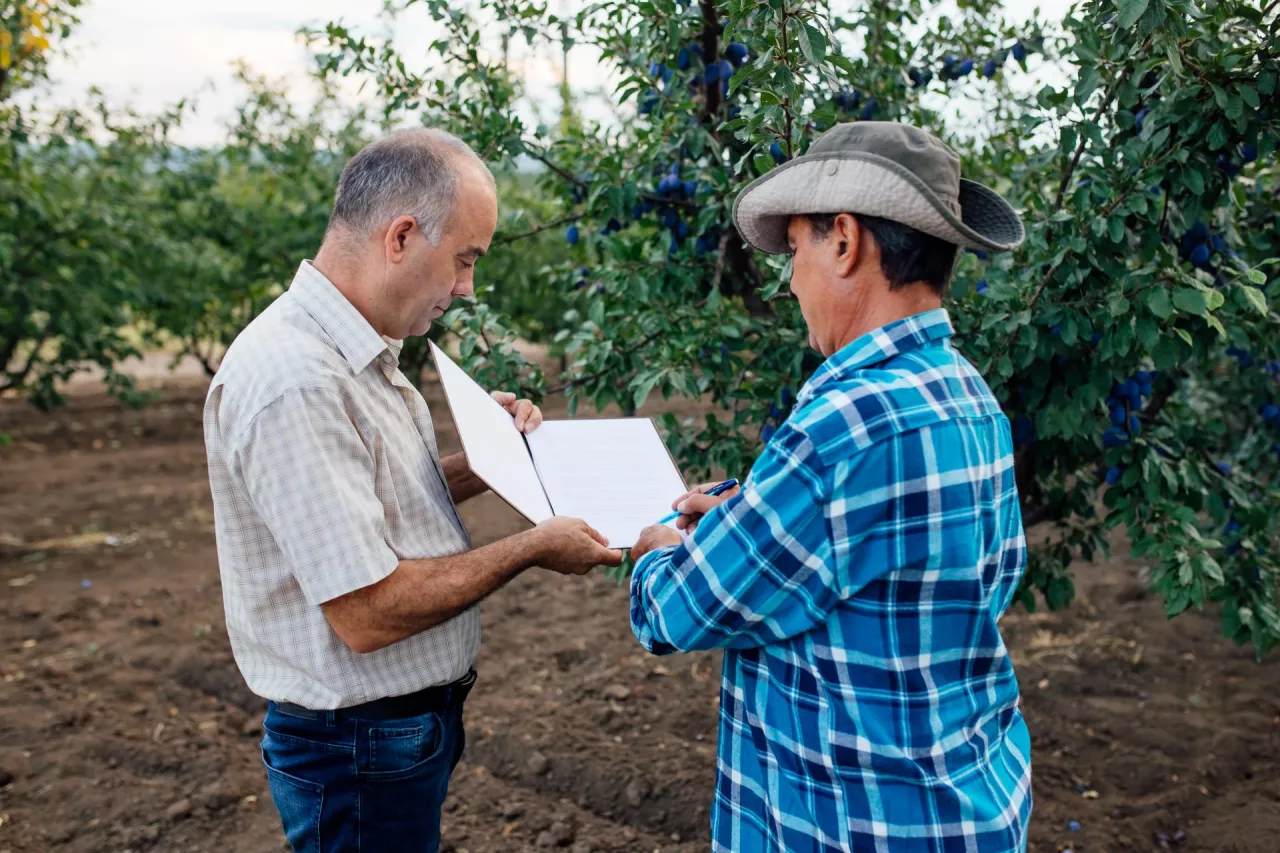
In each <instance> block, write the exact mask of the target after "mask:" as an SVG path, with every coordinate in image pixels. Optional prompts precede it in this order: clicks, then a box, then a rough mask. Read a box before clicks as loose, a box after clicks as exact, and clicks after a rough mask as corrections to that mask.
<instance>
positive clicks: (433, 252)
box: [379, 163, 498, 338]
mask: <svg viewBox="0 0 1280 853" xmlns="http://www.w3.org/2000/svg"><path fill="white" fill-rule="evenodd" d="M483 168H484V167H483V166H481V165H479V164H478V163H477V164H467V165H466V166H464V167H463V168H462V172H461V174H460V175H459V187H458V200H457V202H456V203H455V205H454V209H453V213H452V215H451V216H450V217H449V221H448V222H447V223H446V225H445V229H444V233H443V234H442V235H441V237H440V245H438V246H433V245H431V241H430V240H428V239H427V236H426V235H425V234H423V233H422V229H420V228H419V227H418V225H417V222H415V221H414V219H413V217H411V216H401V217H397V218H396V219H395V220H393V221H392V223H391V226H390V228H388V230H387V232H386V237H385V239H384V245H383V250H384V251H383V254H384V261H385V265H386V278H385V286H384V287H383V292H382V299H383V301H384V303H385V304H384V305H383V306H382V307H383V308H385V309H386V310H384V311H380V312H379V313H380V314H382V316H384V317H387V318H389V319H388V320H387V325H388V327H389V328H391V329H392V331H389V332H388V333H387V334H388V335H389V336H390V337H393V338H406V337H409V336H410V335H425V334H426V333H427V330H428V329H430V328H431V323H432V322H433V321H435V320H436V319H437V318H439V317H440V316H441V315H442V314H444V312H445V311H447V310H449V304H450V303H451V302H453V300H454V297H457V296H470V295H472V294H473V293H474V292H475V286H474V280H473V277H472V274H473V271H474V267H475V264H476V261H478V260H479V259H480V257H481V256H482V255H484V253H485V252H486V251H488V249H489V243H490V241H492V240H493V232H494V229H495V228H497V224H498V199H497V196H496V195H495V193H494V190H493V185H492V184H491V183H490V181H489V178H488V176H487V174H486V173H485V172H484V171H483Z"/></svg>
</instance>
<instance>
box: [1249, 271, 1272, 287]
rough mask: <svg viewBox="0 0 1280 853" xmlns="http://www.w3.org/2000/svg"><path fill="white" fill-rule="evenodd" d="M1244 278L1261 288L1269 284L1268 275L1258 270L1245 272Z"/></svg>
mask: <svg viewBox="0 0 1280 853" xmlns="http://www.w3.org/2000/svg"><path fill="white" fill-rule="evenodd" d="M1244 277H1245V278H1246V279H1247V280H1248V281H1250V282H1251V283H1253V284H1256V285H1258V286H1259V287H1261V286H1263V285H1264V284H1266V283H1267V274H1266V273H1264V272H1263V271H1262V270H1258V269H1253V270H1245V273H1244Z"/></svg>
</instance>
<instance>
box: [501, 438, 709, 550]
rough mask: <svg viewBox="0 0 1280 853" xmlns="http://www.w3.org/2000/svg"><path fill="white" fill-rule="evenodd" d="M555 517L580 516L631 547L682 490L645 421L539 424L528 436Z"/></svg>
mask: <svg viewBox="0 0 1280 853" xmlns="http://www.w3.org/2000/svg"><path fill="white" fill-rule="evenodd" d="M525 438H526V440H527V441H528V444H529V450H530V451H531V452H532V454H533V461H534V465H535V466H536V468H537V472H538V476H539V478H540V479H541V481H542V486H543V488H544V489H545V490H546V494H547V497H548V498H550V501H551V506H552V508H553V509H554V511H555V514H556V515H567V516H572V517H574V518H581V519H583V520H584V521H586V522H587V523H588V524H590V525H591V526H592V527H594V528H595V529H596V530H598V531H600V533H602V534H603V535H604V536H605V538H607V539H608V540H609V547H611V548H630V547H631V546H632V545H634V544H635V543H636V540H637V539H638V538H639V537H640V531H641V530H643V529H644V528H645V527H648V526H649V525H651V524H656V523H657V522H658V521H659V520H660V519H661V518H662V517H663V516H665V515H667V514H668V513H669V512H671V502H672V501H673V500H675V499H676V498H677V497H679V496H680V495H681V494H682V493H683V492H685V491H687V489H686V488H685V484H684V479H683V478H682V477H681V476H680V472H679V471H678V470H676V466H675V463H673V462H672V461H671V455H670V454H669V453H668V452H667V448H666V446H665V445H664V444H663V443H662V437H661V436H660V435H659V434H658V430H657V427H655V426H654V423H653V421H652V420H650V419H649V418H601V419H585V420H557V421H543V423H542V426H540V427H538V429H536V430H534V431H533V432H532V433H530V434H529V435H527V436H526V437H525Z"/></svg>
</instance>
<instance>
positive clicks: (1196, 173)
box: [1182, 166, 1204, 195]
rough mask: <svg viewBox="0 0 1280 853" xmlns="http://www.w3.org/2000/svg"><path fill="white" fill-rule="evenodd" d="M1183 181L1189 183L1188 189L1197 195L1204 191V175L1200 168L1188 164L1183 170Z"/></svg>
mask: <svg viewBox="0 0 1280 853" xmlns="http://www.w3.org/2000/svg"><path fill="white" fill-rule="evenodd" d="M1182 182H1183V183H1184V184H1186V185H1187V189H1189V190H1191V192H1193V193H1195V194H1196V195H1200V194H1201V193H1203V192H1204V175H1202V174H1200V170H1199V169H1197V168H1195V167H1193V166H1188V167H1187V168H1186V169H1184V170H1183V172H1182Z"/></svg>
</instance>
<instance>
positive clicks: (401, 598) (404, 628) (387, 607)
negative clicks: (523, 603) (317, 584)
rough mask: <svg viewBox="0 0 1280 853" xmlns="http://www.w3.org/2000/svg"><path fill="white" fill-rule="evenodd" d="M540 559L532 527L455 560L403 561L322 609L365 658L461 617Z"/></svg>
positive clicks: (539, 541)
mask: <svg viewBox="0 0 1280 853" xmlns="http://www.w3.org/2000/svg"><path fill="white" fill-rule="evenodd" d="M541 556H542V535H541V533H540V531H539V530H537V529H536V528H535V529H534V530H528V531H525V532H523V533H518V534H516V535H515V536H509V537H507V538H506V539H502V540H499V541H497V542H494V543H492V544H490V545H486V546H484V547H483V548H476V549H475V550H472V551H468V552H466V553H464V554H458V555H456V556H453V557H440V558H437V559H430V560H402V561H400V565H399V566H397V567H396V570H395V571H393V572H392V573H391V574H390V575H388V576H387V577H386V578H384V579H382V580H381V581H379V582H378V583H376V584H373V585H372V586H368V587H365V588H363V589H359V590H356V591H355V592H352V593H350V594H348V595H344V596H342V597H341V598H337V599H334V600H333V601H330V602H327V603H326V604H324V605H323V607H324V612H325V617H326V618H327V619H328V620H329V624H330V625H331V626H332V627H333V629H334V631H335V632H336V633H337V634H338V636H339V637H340V638H341V639H342V640H343V642H345V643H346V644H347V645H348V646H350V647H351V648H352V649H354V650H355V651H357V652H360V653H369V652H374V651H377V650H378V649H382V648H385V647H387V646H389V645H391V644H392V643H396V642H399V641H400V640H403V639H405V638H406V637H411V636H413V635H414V634H418V633H421V632H422V631H425V630H427V629H429V628H433V627H435V626H436V625H439V624H441V623H443V622H446V621H448V620H449V619H452V618H453V617H455V616H457V615H458V614H459V613H462V612H463V611H464V610H466V609H467V608H468V607H470V606H472V605H473V604H475V603H477V602H479V601H481V600H483V599H484V598H486V597H487V596H489V595H491V594H492V593H493V592H495V591H496V590H498V589H499V588H500V587H501V586H502V585H503V584H505V583H506V582H507V581H509V580H511V579H512V578H513V577H515V576H516V575H518V574H520V573H521V572H523V571H524V570H525V569H528V568H531V567H532V566H534V565H536V564H537V563H538V561H539V559H540V558H541Z"/></svg>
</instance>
